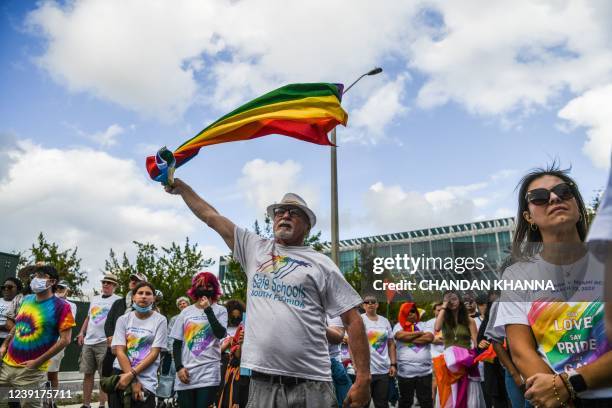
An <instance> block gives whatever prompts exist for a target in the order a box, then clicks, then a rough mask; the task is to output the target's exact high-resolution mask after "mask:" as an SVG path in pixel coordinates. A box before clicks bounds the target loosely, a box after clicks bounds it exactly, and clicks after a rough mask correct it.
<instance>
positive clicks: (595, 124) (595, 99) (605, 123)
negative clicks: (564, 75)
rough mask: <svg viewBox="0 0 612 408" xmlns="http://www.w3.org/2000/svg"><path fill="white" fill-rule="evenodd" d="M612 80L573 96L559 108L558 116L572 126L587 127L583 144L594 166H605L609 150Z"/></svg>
mask: <svg viewBox="0 0 612 408" xmlns="http://www.w3.org/2000/svg"><path fill="white" fill-rule="evenodd" d="M610 101H612V84H608V85H605V86H602V87H599V88H596V89H592V90H590V91H588V92H586V93H584V94H583V95H581V96H579V97H577V98H574V99H572V100H571V101H570V102H569V103H568V104H567V105H565V107H564V108H563V109H561V110H560V111H559V117H560V118H562V119H565V120H567V121H569V122H570V123H571V124H572V125H573V126H574V127H578V126H583V127H586V128H588V130H587V137H588V138H587V141H586V142H585V144H584V146H583V147H582V151H583V153H584V154H586V155H587V156H588V157H589V158H590V159H591V160H592V161H593V164H595V166H597V167H599V168H602V169H607V168H608V166H610V154H611V153H612V104H610Z"/></svg>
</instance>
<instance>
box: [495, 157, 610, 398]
mask: <svg viewBox="0 0 612 408" xmlns="http://www.w3.org/2000/svg"><path fill="white" fill-rule="evenodd" d="M586 232H587V223H586V209H585V205H584V202H583V200H582V197H581V195H580V192H579V191H578V188H577V186H576V182H575V181H574V180H572V179H571V178H570V177H569V176H568V175H567V171H563V170H560V169H559V168H558V167H556V166H555V165H553V166H552V167H550V168H548V169H537V170H535V171H533V172H531V173H529V174H527V175H526V176H525V177H523V179H522V180H521V183H520V189H519V203H518V215H517V227H516V231H515V235H514V238H513V257H514V261H515V262H514V264H512V265H511V266H510V267H508V268H507V269H506V270H505V272H504V279H506V280H512V281H517V280H529V279H537V280H542V279H543V280H550V281H551V282H552V283H553V286H554V289H552V290H551V289H549V290H548V291H543V290H542V291H533V292H526V291H525V292H521V291H512V292H510V291H507V292H504V293H503V294H502V298H501V302H500V304H499V311H498V316H497V320H496V323H495V324H496V325H497V326H500V325H504V326H505V329H506V336H507V342H508V345H509V348H510V351H511V354H512V359H513V361H514V363H515V364H516V367H517V368H518V370H519V371H520V374H521V376H522V377H523V379H525V389H526V391H525V399H526V400H527V401H529V402H530V403H531V404H532V405H533V406H537V407H566V406H572V405H573V406H578V407H612V352H611V350H612V349H611V347H610V344H609V343H608V341H607V339H606V338H605V336H604V327H603V318H604V315H603V314H604V306H603V302H602V299H603V291H602V287H601V285H598V283H599V282H601V281H602V280H603V266H602V265H601V263H600V262H599V261H597V260H596V259H595V258H594V257H592V256H590V255H589V254H588V253H587V251H586V249H585V246H584V239H585V237H586Z"/></svg>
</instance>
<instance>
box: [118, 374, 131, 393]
mask: <svg viewBox="0 0 612 408" xmlns="http://www.w3.org/2000/svg"><path fill="white" fill-rule="evenodd" d="M133 379H134V375H133V374H132V373H123V374H121V375H120V376H119V381H117V386H116V388H117V389H119V390H125V389H126V388H127V387H128V386H129V385H130V383H131V382H132V380H133Z"/></svg>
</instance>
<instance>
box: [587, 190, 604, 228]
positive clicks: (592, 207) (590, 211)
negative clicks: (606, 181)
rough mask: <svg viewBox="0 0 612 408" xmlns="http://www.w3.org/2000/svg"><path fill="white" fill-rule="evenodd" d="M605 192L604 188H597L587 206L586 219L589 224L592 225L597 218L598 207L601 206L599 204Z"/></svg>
mask: <svg viewBox="0 0 612 408" xmlns="http://www.w3.org/2000/svg"><path fill="white" fill-rule="evenodd" d="M602 194H603V190H595V195H594V196H593V198H592V199H591V203H590V204H587V206H586V219H587V225H588V226H589V227H590V226H591V223H592V222H593V220H594V219H595V215H596V214H597V209H598V208H599V204H601V196H602Z"/></svg>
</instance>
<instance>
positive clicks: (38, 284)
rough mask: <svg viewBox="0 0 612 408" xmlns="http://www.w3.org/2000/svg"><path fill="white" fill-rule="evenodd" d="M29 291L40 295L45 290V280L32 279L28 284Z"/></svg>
mask: <svg viewBox="0 0 612 408" xmlns="http://www.w3.org/2000/svg"><path fill="white" fill-rule="evenodd" d="M30 289H32V292H34V293H42V292H44V291H45V290H47V280H46V279H43V278H33V279H32V282H30Z"/></svg>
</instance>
